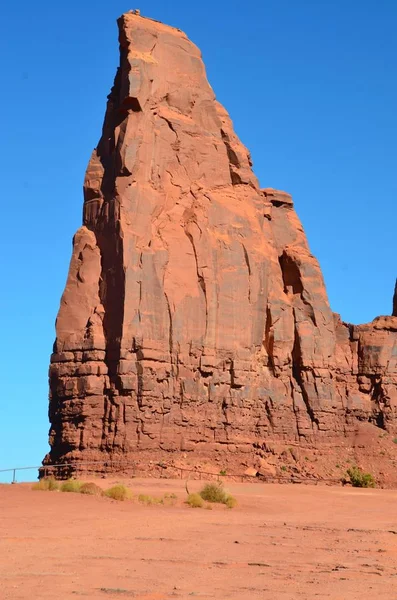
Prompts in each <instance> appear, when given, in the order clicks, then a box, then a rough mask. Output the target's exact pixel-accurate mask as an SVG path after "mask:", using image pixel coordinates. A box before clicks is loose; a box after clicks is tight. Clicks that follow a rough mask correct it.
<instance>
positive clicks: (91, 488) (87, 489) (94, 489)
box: [79, 482, 103, 496]
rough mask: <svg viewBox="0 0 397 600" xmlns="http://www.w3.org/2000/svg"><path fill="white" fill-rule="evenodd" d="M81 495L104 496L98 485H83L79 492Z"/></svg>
mask: <svg viewBox="0 0 397 600" xmlns="http://www.w3.org/2000/svg"><path fill="white" fill-rule="evenodd" d="M79 492H80V494H87V495H89V496H102V495H103V490H102V488H100V487H99V485H97V484H96V483H90V482H89V483H83V484H82V485H81V487H80V490H79Z"/></svg>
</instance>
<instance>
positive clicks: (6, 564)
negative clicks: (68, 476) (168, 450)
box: [0, 479, 397, 600]
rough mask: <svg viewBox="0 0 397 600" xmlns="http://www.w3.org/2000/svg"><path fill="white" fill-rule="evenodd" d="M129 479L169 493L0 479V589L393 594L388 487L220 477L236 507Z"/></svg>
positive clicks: (178, 487) (40, 593) (394, 498)
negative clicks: (87, 492) (112, 493)
mask: <svg viewBox="0 0 397 600" xmlns="http://www.w3.org/2000/svg"><path fill="white" fill-rule="evenodd" d="M100 483H101V484H102V485H105V484H106V485H110V481H106V482H104V481H101V482H100ZM127 483H128V485H129V486H130V487H131V488H132V489H133V492H134V493H140V492H145V493H152V494H157V495H161V494H163V493H166V492H167V493H171V492H175V493H176V494H177V495H178V499H179V501H178V503H177V504H176V506H169V507H166V506H142V505H140V504H138V503H137V502H136V501H132V502H131V501H128V502H124V503H123V502H116V501H112V500H109V499H107V498H100V497H99V498H97V497H91V496H82V495H78V494H63V493H58V492H34V491H32V490H31V489H30V485H27V484H19V485H13V486H11V485H8V486H7V485H1V486H0V514H1V521H0V535H1V550H0V556H1V565H0V574H1V591H0V598H1V599H2V600H19V599H21V598H23V599H25V598H29V599H30V598H37V599H38V600H42V599H46V598H51V599H52V600H53V599H54V598H59V599H61V600H67V599H75V598H78V597H79V596H81V597H84V598H87V599H94V598H95V599H98V600H99V599H101V598H103V599H105V598H106V599H121V598H135V599H140V600H144V599H146V600H165V599H170V600H171V599H174V598H176V599H178V598H179V599H189V598H195V597H196V598H200V599H207V598H217V599H219V600H225V599H227V598H231V599H236V600H237V599H238V600H245V599H247V600H248V599H256V598H258V599H261V600H270V599H271V600H287V599H288V600H295V599H297V598H298V599H299V598H302V599H304V600H309V599H317V598H333V599H340V600H353V599H354V600H355V599H360V600H366V599H367V598H377V599H385V600H386V599H387V600H393V598H394V597H396V598H397V560H396V559H397V491H392V490H355V489H351V488H341V487H340V488H339V487H338V488H336V487H335V488H332V487H325V486H317V487H312V486H300V485H296V486H293V485H259V484H230V486H229V489H230V491H232V493H233V494H234V495H235V496H236V497H237V499H238V501H239V505H238V507H237V508H235V509H232V510H228V509H226V508H224V507H216V508H214V510H212V511H209V510H200V509H191V508H188V507H187V506H185V505H184V504H183V500H184V498H185V496H186V494H185V490H184V482H181V481H164V480H160V481H154V480H152V481H148V480H136V479H135V480H132V481H131V480H130V481H129V482H127ZM200 485H201V483H200V482H198V481H195V482H191V483H189V486H190V487H191V488H192V489H193V490H198V489H199V487H200Z"/></svg>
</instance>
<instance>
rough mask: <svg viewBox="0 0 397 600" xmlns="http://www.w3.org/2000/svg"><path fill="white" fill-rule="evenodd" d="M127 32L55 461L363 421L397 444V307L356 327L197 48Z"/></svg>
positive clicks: (67, 323) (96, 187)
mask: <svg viewBox="0 0 397 600" xmlns="http://www.w3.org/2000/svg"><path fill="white" fill-rule="evenodd" d="M119 28H120V38H119V39H120V67H119V69H118V71H117V75H116V78H115V82H114V86H113V88H112V90H111V93H110V95H109V97H108V104H107V110H106V116H105V121H104V125H103V132H102V137H101V139H100V142H99V144H98V147H97V148H96V149H95V150H94V152H93V154H92V157H91V160H90V163H89V165H88V169H87V172H86V177H85V183H84V219H83V226H82V227H81V228H80V229H79V230H78V232H77V233H76V235H75V237H74V241H73V255H72V259H71V263H70V269H69V275H68V279H67V283H66V287H65V291H64V294H63V296H62V300H61V306H60V310H59V313H58V318H57V323H56V342H55V345H54V353H53V355H52V357H51V367H50V410H49V415H50V422H51V430H50V445H51V451H50V453H49V454H48V455H47V457H46V458H45V461H44V462H45V464H56V463H62V462H68V463H71V464H72V465H76V466H78V465H81V464H83V463H92V464H93V466H92V470H101V469H103V468H108V469H110V470H111V469H113V468H115V465H118V466H120V465H123V464H130V463H133V462H134V461H136V460H138V459H139V456H140V455H142V453H144V452H146V454H145V456H151V454H153V457H158V456H162V455H163V454H164V453H169V452H173V453H179V454H178V455H182V454H183V455H186V453H187V452H189V451H194V452H195V453H196V454H195V455H197V456H206V457H211V456H214V455H215V454H216V453H219V452H223V451H229V452H232V453H234V455H236V456H237V457H239V456H241V457H243V456H247V455H249V454H254V453H255V452H256V450H257V449H260V448H264V447H266V444H267V443H268V442H269V441H271V440H293V441H295V442H300V443H302V444H313V443H320V442H321V441H323V442H326V441H328V442H329V443H331V441H332V440H333V439H336V438H340V437H341V436H345V435H347V434H348V433H349V432H352V431H354V429H355V427H356V425H357V422H359V421H369V422H373V423H374V424H375V425H377V426H379V427H381V428H383V429H386V430H388V431H395V430H396V429H397V428H396V402H397V391H396V383H397V311H396V300H395V301H394V310H393V315H394V316H388V317H387V316H385V317H378V318H377V319H375V320H374V321H373V322H372V323H370V324H367V325H359V326H354V325H347V324H345V323H343V322H342V321H341V320H340V318H339V316H338V315H335V314H334V313H333V312H332V310H331V308H330V306H329V303H328V299H327V294H326V290H325V286H324V281H323V277H322V274H321V269H320V267H319V264H318V262H317V260H316V259H315V257H314V256H313V255H312V254H311V253H310V249H309V247H308V244H307V240H306V237H305V233H304V231H303V228H302V225H301V223H300V221H299V219H298V217H297V215H296V213H295V210H294V207H293V203H292V199H291V197H290V196H289V195H288V194H286V193H285V192H280V191H277V190H274V189H271V188H268V189H260V187H259V184H258V181H257V179H256V177H255V175H254V173H253V171H252V162H251V158H250V154H249V152H248V151H247V149H246V148H245V147H244V146H243V145H242V143H241V142H240V141H239V139H238V138H237V136H236V134H235V133H234V131H233V126H232V123H231V120H230V118H229V115H228V113H227V112H226V110H225V109H224V108H223V106H221V105H220V104H219V103H218V102H217V101H216V99H215V96H214V93H213V91H212V89H211V87H210V85H209V84H208V82H207V79H206V75H205V69H204V65H203V62H202V60H201V55H200V52H199V50H198V49H197V47H196V46H195V45H194V44H193V43H192V42H190V41H189V40H188V39H187V37H186V36H185V34H184V33H182V32H181V31H179V30H177V29H173V28H171V27H167V26H165V25H163V24H161V23H158V22H156V21H152V20H150V19H144V18H142V17H140V16H139V15H136V14H125V15H123V16H122V17H121V18H120V19H119ZM104 465H105V467H104ZM106 465H107V467H106ZM90 468H91V467H90Z"/></svg>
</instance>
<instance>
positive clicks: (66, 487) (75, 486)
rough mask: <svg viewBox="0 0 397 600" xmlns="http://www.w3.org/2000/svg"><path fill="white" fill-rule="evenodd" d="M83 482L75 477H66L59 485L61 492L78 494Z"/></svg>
mask: <svg viewBox="0 0 397 600" xmlns="http://www.w3.org/2000/svg"><path fill="white" fill-rule="evenodd" d="M82 485H83V483H82V482H81V481H77V479H68V481H65V482H64V483H62V485H61V492H72V493H75V494H78V493H79V492H80V489H81V487H82Z"/></svg>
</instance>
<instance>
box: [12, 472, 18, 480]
mask: <svg viewBox="0 0 397 600" xmlns="http://www.w3.org/2000/svg"><path fill="white" fill-rule="evenodd" d="M15 471H16V469H13V472H12V483H16V482H17V479H16V474H15Z"/></svg>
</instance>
